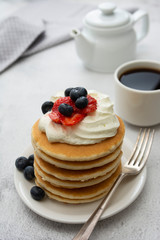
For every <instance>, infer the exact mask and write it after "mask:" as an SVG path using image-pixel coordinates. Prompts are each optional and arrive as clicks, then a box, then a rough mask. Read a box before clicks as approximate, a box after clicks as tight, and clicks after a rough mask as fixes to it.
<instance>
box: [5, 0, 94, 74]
mask: <svg viewBox="0 0 160 240" xmlns="http://www.w3.org/2000/svg"><path fill="white" fill-rule="evenodd" d="M93 8H95V6H93V5H87V4H84V3H76V2H71V1H67V0H58V1H53V0H37V1H32V2H30V3H29V4H27V5H26V6H25V7H23V8H21V9H19V10H18V11H16V12H15V13H14V14H12V17H10V18H8V19H6V20H5V21H3V22H1V23H0V72H2V71H4V70H5V69H6V68H8V67H9V66H10V65H11V64H12V63H14V62H15V61H16V60H17V59H19V58H20V57H25V56H29V55H31V54H34V53H37V52H39V51H42V50H45V49H47V48H49V47H52V46H55V45H57V44H60V43H63V42H65V41H68V40H70V39H71V36H70V32H71V30H72V28H75V27H76V28H77V27H78V28H81V27H82V19H83V17H84V16H85V15H86V13H87V12H89V11H90V10H91V9H93Z"/></svg>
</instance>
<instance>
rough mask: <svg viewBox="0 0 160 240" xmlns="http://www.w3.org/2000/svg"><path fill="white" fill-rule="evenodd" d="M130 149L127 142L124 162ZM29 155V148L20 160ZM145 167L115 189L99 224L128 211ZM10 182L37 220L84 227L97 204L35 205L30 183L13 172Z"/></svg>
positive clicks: (52, 202)
mask: <svg viewBox="0 0 160 240" xmlns="http://www.w3.org/2000/svg"><path fill="white" fill-rule="evenodd" d="M131 149H132V145H131V144H130V143H129V142H128V140H127V139H125V140H124V143H123V155H124V158H123V159H125V158H127V157H128V156H129V155H130V152H131ZM32 153H33V148H32V146H30V147H28V148H27V149H26V151H25V152H24V153H23V156H26V157H28V156H29V155H30V154H32ZM146 175H147V171H146V167H145V168H144V170H143V171H142V172H141V173H140V174H139V175H137V176H134V177H128V178H126V179H124V180H123V182H122V183H121V184H120V185H119V187H118V189H117V191H116V193H115V194H114V196H113V197H112V199H111V201H110V204H109V205H108V207H107V209H106V210H105V212H104V213H103V215H102V217H101V220H102V219H105V218H108V217H110V216H113V215H114V214H116V213H118V212H120V211H122V210H123V209H125V208H126V207H128V206H129V205H130V204H131V203H132V202H133V201H134V200H135V199H136V198H137V197H138V195H139V194H140V192H141V191H142V189H143V186H144V184H145V180H146ZM14 182H15V186H16V189H17V192H18V194H19V196H20V197H21V199H22V201H23V202H24V203H25V204H26V205H27V206H28V207H29V208H30V209H32V210H33V211H34V212H35V213H37V214H39V215H40V216H42V217H44V218H47V219H50V220H53V221H56V222H62V223H84V222H85V221H86V220H87V219H88V218H89V216H90V215H91V213H92V212H93V211H94V210H95V209H96V207H97V206H98V204H99V203H100V200H98V201H96V202H93V203H85V204H77V205H74V204H65V203H60V202H57V201H55V200H50V199H49V198H47V197H45V199H43V200H42V201H39V202H38V201H35V200H34V199H32V197H31V195H30V189H31V187H32V186H34V182H29V181H27V180H26V179H25V178H24V176H23V173H22V172H20V171H18V170H17V169H16V168H15V172H14Z"/></svg>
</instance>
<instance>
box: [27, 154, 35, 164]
mask: <svg viewBox="0 0 160 240" xmlns="http://www.w3.org/2000/svg"><path fill="white" fill-rule="evenodd" d="M33 163H34V154H32V155H30V156H29V157H28V166H33Z"/></svg>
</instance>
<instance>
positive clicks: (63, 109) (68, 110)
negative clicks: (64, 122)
mask: <svg viewBox="0 0 160 240" xmlns="http://www.w3.org/2000/svg"><path fill="white" fill-rule="evenodd" d="M58 111H59V112H60V113H61V114H63V115H64V116H66V117H70V116H71V115H72V113H73V107H72V106H70V105H68V104H66V103H62V104H60V105H59V107H58Z"/></svg>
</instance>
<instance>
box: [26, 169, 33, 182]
mask: <svg viewBox="0 0 160 240" xmlns="http://www.w3.org/2000/svg"><path fill="white" fill-rule="evenodd" d="M24 176H25V178H26V179H27V180H32V179H33V178H34V168H33V167H32V166H27V167H26V168H25V169H24Z"/></svg>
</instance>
